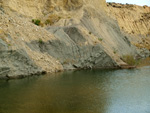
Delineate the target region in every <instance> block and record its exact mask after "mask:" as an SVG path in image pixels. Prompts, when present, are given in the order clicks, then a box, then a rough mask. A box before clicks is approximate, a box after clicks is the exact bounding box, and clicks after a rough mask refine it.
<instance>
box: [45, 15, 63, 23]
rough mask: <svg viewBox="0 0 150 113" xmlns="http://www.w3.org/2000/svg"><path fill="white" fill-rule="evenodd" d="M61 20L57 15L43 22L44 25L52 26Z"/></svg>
mask: <svg viewBox="0 0 150 113" xmlns="http://www.w3.org/2000/svg"><path fill="white" fill-rule="evenodd" d="M60 19H61V17H60V16H58V15H50V16H49V17H48V19H47V20H46V21H45V25H53V24H54V23H55V22H58V21H59V20H60Z"/></svg>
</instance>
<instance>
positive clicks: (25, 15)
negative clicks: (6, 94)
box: [0, 0, 145, 78]
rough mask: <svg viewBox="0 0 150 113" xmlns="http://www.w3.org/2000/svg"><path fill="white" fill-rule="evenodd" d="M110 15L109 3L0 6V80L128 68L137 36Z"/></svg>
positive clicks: (27, 0) (12, 1)
mask: <svg viewBox="0 0 150 113" xmlns="http://www.w3.org/2000/svg"><path fill="white" fill-rule="evenodd" d="M121 7H122V6H121ZM109 10H110V6H109V8H107V5H106V2H105V0H2V1H0V52H1V54H0V78H15V77H23V76H28V75H33V74H41V73H46V72H51V73H52V72H58V71H63V70H69V69H83V68H119V67H120V66H121V65H125V63H124V62H123V61H122V60H121V57H122V56H123V55H134V56H135V55H137V54H138V49H137V48H136V46H135V45H134V44H132V42H134V41H132V39H133V37H136V36H132V35H130V34H129V33H128V32H126V31H125V30H124V31H123V30H120V29H122V28H121V24H119V25H118V22H119V20H118V19H117V20H118V22H117V21H116V18H117V16H114V15H115V9H113V11H114V13H112V14H111V16H110V15H108V14H107V13H108V12H109ZM32 19H38V20H40V23H39V24H38V25H39V26H37V25H35V24H33V22H32ZM125 28H126V27H125ZM126 29H127V28H126ZM144 36H145V35H144ZM139 38H140V37H139ZM137 40H138V39H137ZM144 48H145V47H144ZM139 54H140V53H139Z"/></svg>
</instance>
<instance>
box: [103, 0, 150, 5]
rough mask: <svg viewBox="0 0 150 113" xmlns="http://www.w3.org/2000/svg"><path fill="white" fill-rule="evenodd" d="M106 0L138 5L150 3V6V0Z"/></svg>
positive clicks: (107, 0)
mask: <svg viewBox="0 0 150 113" xmlns="http://www.w3.org/2000/svg"><path fill="white" fill-rule="evenodd" d="M106 2H116V3H122V4H126V3H128V4H136V5H140V6H143V5H148V6H150V0H138V1H137V0H132V1H131V0H106Z"/></svg>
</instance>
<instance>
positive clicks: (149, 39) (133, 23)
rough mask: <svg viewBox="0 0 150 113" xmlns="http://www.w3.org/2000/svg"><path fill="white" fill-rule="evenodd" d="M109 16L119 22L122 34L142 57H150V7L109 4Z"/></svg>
mask: <svg viewBox="0 0 150 113" xmlns="http://www.w3.org/2000/svg"><path fill="white" fill-rule="evenodd" d="M107 6H108V9H107V11H108V15H109V16H111V17H112V18H114V19H116V20H117V21H118V24H119V26H120V29H121V31H122V32H124V33H126V34H129V35H130V36H129V37H128V38H129V40H130V41H131V43H132V44H133V45H135V46H136V47H137V48H138V49H137V50H138V53H139V55H140V56H141V57H147V56H150V54H149V53H150V7H148V6H137V5H129V4H126V5H123V4H116V3H108V4H107Z"/></svg>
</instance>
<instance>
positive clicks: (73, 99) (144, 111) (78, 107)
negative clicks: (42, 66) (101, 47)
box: [0, 67, 150, 113]
mask: <svg viewBox="0 0 150 113" xmlns="http://www.w3.org/2000/svg"><path fill="white" fill-rule="evenodd" d="M149 86H150V67H144V68H140V69H134V70H83V71H75V72H64V73H61V74H53V75H46V76H36V77H30V78H25V79H22V80H11V81H0V113H27V112H29V113H149V112H150V95H149V94H150V87H149Z"/></svg>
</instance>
